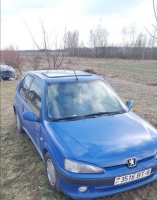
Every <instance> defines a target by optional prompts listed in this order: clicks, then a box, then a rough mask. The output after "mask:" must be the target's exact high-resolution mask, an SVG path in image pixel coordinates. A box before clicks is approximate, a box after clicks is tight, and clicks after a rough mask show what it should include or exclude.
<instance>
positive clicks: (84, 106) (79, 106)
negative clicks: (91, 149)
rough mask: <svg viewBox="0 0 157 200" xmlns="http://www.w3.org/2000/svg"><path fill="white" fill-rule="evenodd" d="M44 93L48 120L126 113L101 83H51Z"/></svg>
mask: <svg viewBox="0 0 157 200" xmlns="http://www.w3.org/2000/svg"><path fill="white" fill-rule="evenodd" d="M46 93H47V95H46V100H47V101H46V103H47V117H48V119H56V118H62V117H71V116H84V115H89V114H94V113H101V112H106V113H113V112H115V113H116V112H117V113H118V112H122V111H123V112H126V111H127V109H126V107H125V105H124V104H123V103H122V102H121V100H120V99H119V98H118V96H117V95H116V94H115V93H114V92H113V90H112V89H110V87H108V86H107V85H106V84H105V82H103V81H87V82H82V81H81V82H79V81H77V82H72V83H71V82H70V83H51V84H48V85H47V91H46Z"/></svg>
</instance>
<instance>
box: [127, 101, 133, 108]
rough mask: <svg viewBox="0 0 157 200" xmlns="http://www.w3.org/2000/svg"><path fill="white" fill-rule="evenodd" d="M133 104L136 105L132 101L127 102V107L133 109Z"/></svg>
mask: <svg viewBox="0 0 157 200" xmlns="http://www.w3.org/2000/svg"><path fill="white" fill-rule="evenodd" d="M133 104H134V102H133V101H132V100H129V101H127V102H126V106H127V107H128V108H129V109H131V108H132V106H133Z"/></svg>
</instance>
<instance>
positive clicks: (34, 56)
mask: <svg viewBox="0 0 157 200" xmlns="http://www.w3.org/2000/svg"><path fill="white" fill-rule="evenodd" d="M26 58H27V62H28V64H29V66H30V67H32V68H33V69H34V70H37V69H38V68H39V67H40V65H41V62H42V55H41V52H40V51H36V50H33V51H31V54H30V55H26Z"/></svg>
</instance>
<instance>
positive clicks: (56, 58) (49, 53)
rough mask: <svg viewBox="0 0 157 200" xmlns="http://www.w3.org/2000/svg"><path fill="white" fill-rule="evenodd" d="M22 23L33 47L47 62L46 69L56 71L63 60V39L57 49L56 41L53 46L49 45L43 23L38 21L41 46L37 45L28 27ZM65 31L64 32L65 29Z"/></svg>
mask: <svg viewBox="0 0 157 200" xmlns="http://www.w3.org/2000/svg"><path fill="white" fill-rule="evenodd" d="M23 21H24V20H23ZM24 23H25V25H26V27H27V29H28V31H29V34H30V36H31V38H32V40H33V43H34V45H35V46H36V48H37V49H38V51H39V52H41V54H42V57H43V59H44V60H45V61H46V62H47V64H48V68H49V69H52V68H53V69H58V68H59V67H60V66H61V64H62V62H63V59H64V49H63V48H64V46H65V45H64V44H65V38H64V37H63V41H62V43H61V44H60V45H59V47H58V46H57V40H55V41H54V43H53V45H52V44H51V45H50V42H49V36H48V34H47V31H46V29H45V27H44V23H43V22H42V20H40V24H41V31H42V45H39V44H38V43H37V41H36V40H35V38H34V36H33V34H32V32H31V30H30V29H29V27H28V26H27V24H26V22H25V21H24ZM65 31H66V29H65ZM64 35H65V34H64ZM52 46H55V48H54V49H53V48H52Z"/></svg>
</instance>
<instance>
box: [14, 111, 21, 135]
mask: <svg viewBox="0 0 157 200" xmlns="http://www.w3.org/2000/svg"><path fill="white" fill-rule="evenodd" d="M15 120H16V130H17V132H18V133H23V129H22V127H21V123H20V119H19V116H18V114H17V112H15Z"/></svg>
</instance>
